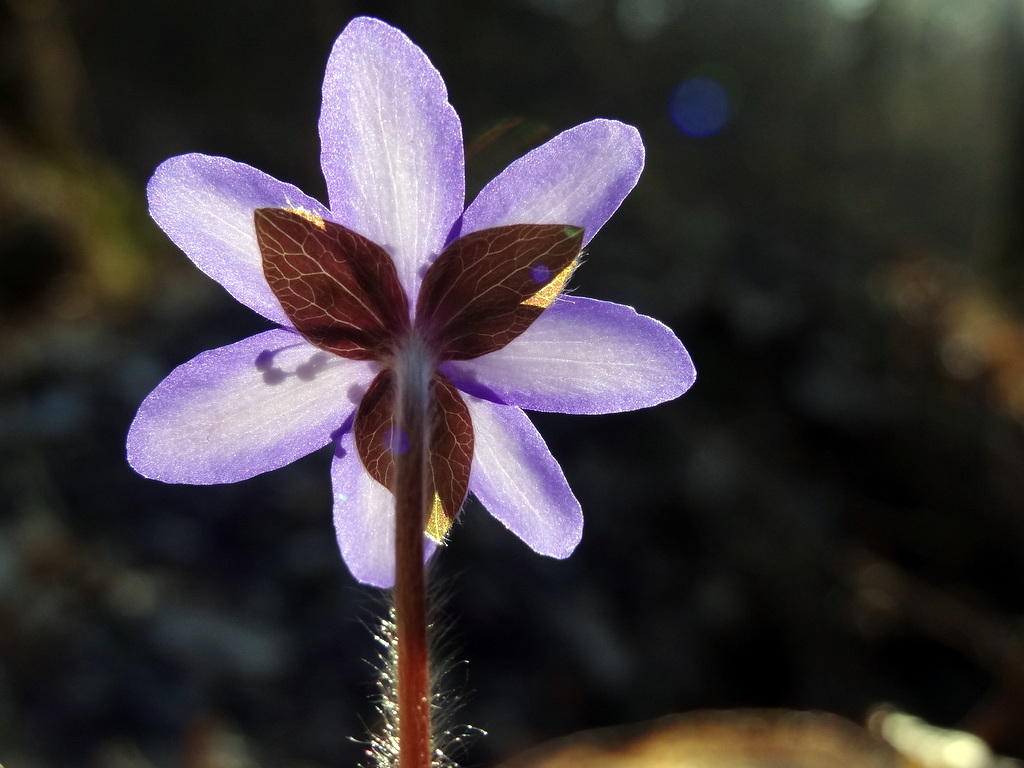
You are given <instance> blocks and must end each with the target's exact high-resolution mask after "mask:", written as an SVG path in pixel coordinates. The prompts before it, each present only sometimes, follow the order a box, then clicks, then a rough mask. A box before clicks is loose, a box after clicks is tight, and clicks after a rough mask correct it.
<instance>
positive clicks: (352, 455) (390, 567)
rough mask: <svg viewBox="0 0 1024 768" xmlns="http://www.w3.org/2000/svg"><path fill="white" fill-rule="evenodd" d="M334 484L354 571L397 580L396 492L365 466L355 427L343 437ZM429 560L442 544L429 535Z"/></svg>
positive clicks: (383, 582) (338, 526)
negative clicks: (393, 492)
mask: <svg viewBox="0 0 1024 768" xmlns="http://www.w3.org/2000/svg"><path fill="white" fill-rule="evenodd" d="M331 482H332V484H333V486H334V529H335V531H336V533H337V535H338V546H339V547H341V556H342V557H343V558H344V559H345V564H346V565H347V566H348V569H349V570H350V571H351V572H352V575H353V576H354V577H355V578H356V579H357V580H358V581H361V582H363V583H364V584H372V585H373V586H376V587H390V586H391V585H393V584H394V583H395V497H394V495H392V493H391V491H389V490H388V489H387V488H385V487H384V486H383V485H381V484H380V483H378V482H377V481H376V480H374V479H373V478H372V477H370V475H369V473H367V471H366V470H365V469H364V468H363V465H362V463H361V462H360V461H359V455H358V453H357V452H356V448H355V440H354V438H353V434H352V432H351V431H348V432H346V433H345V434H343V435H342V436H341V438H340V439H339V440H338V444H337V448H336V449H335V453H334V461H333V462H332V464H331ZM423 542H424V543H423V558H424V560H427V559H429V558H430V556H431V555H433V554H434V551H435V550H436V549H437V544H435V543H434V542H433V541H431V540H430V539H429V538H427V537H426V536H424V537H423Z"/></svg>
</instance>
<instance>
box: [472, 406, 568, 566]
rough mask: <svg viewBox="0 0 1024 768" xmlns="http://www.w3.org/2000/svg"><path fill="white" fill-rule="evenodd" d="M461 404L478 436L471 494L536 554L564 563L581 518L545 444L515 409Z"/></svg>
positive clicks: (563, 478)
mask: <svg viewBox="0 0 1024 768" xmlns="http://www.w3.org/2000/svg"><path fill="white" fill-rule="evenodd" d="M465 399H466V403H467V404H468V406H469V411H470V413H471V414H472V416H473V431H474V433H475V434H476V450H475V452H474V454H473V474H472V475H471V476H470V479H469V488H470V490H471V491H472V492H473V493H474V494H475V495H476V497H477V498H478V499H480V502H481V503H482V504H483V505H484V506H485V507H486V508H487V511H488V512H490V513H491V514H492V515H494V517H496V518H497V519H498V520H500V521H501V522H502V523H504V524H505V525H506V526H507V527H508V529H509V530H511V531H512V533H514V534H515V535H516V536H518V537H519V538H520V539H522V540H523V541H525V542H526V543H527V544H529V545H530V547H532V548H533V549H534V550H535V551H536V552H539V553H540V554H542V555H548V556H550V557H558V558H563V557H568V556H569V555H570V554H571V553H572V551H573V549H575V548H576V545H577V544H579V541H580V537H581V536H582V535H583V512H582V510H581V509H580V503H579V502H578V501H576V497H575V496H573V493H572V491H571V490H570V489H569V484H568V483H567V482H566V481H565V475H563V474H562V469H561V467H559V466H558V462H556V461H555V459H554V457H552V455H551V453H550V451H548V447H547V446H546V445H545V444H544V439H543V438H542V437H541V436H540V433H539V432H537V430H536V428H535V427H534V426H533V424H531V423H530V420H529V418H527V416H526V414H525V413H523V412H522V411H521V410H519V409H518V408H514V407H512V406H507V405H497V404H495V403H491V402H488V401H486V400H481V399H479V398H476V397H466V398H465Z"/></svg>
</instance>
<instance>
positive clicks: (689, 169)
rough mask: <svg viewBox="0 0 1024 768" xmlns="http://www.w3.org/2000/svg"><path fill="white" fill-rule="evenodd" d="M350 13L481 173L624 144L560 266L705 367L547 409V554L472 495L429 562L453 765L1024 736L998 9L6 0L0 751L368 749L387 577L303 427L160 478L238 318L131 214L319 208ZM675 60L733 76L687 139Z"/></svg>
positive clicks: (965, 2)
mask: <svg viewBox="0 0 1024 768" xmlns="http://www.w3.org/2000/svg"><path fill="white" fill-rule="evenodd" d="M361 13H369V14H374V15H378V16H380V17H381V18H383V19H385V20H387V21H389V22H391V23H393V24H396V25H398V26H399V27H401V28H402V29H404V30H405V31H406V32H407V33H408V34H409V35H410V36H411V37H412V38H413V40H415V41H416V42H417V43H418V44H419V45H421V46H422V47H423V48H424V50H425V51H426V52H427V53H428V55H429V56H430V57H431V59H432V60H433V61H434V63H435V64H436V65H437V66H438V67H439V69H440V70H441V72H442V73H443V74H444V76H445V78H446V80H447V83H448V87H449V91H450V95H451V100H452V103H453V104H454V105H455V107H456V109H458V110H459V112H460V114H461V115H462V118H463V122H464V130H465V135H466V139H467V143H469V144H471V145H472V152H471V156H470V157H469V161H468V173H469V194H470V198H471V197H472V195H473V194H474V193H475V191H476V190H477V189H479V188H480V187H481V186H482V185H483V184H484V183H485V182H486V181H487V180H488V179H489V178H490V177H491V176H492V175H493V174H494V173H496V172H497V171H498V170H500V169H501V168H502V167H503V166H504V165H505V164H506V163H507V162H509V161H511V160H512V159H514V158H515V157H517V156H518V155H520V154H521V153H522V152H524V151H526V150H527V149H529V148H530V147H532V146H534V145H536V144H538V143H540V142H542V141H543V140H545V139H546V138H548V137H550V136H552V135H554V134H555V133H557V132H558V131H560V130H563V129H565V128H568V127H570V126H572V125H575V124H577V123H580V122H583V121H584V120H587V119H590V118H592V117H598V116H602V117H614V118H619V119H621V120H624V121H626V122H630V123H633V124H635V125H637V126H638V127H639V129H640V131H641V133H642V134H643V136H644V139H645V141H646V144H647V150H648V154H647V169H646V171H645V173H644V175H643V177H642V178H641V181H640V184H639V186H638V187H637V189H636V190H635V191H634V192H633V194H632V195H631V196H630V197H629V198H628V199H627V200H626V202H625V204H624V205H623V207H622V208H621V210H620V211H619V213H618V214H617V215H616V216H615V217H614V218H613V219H612V220H611V222H610V223H609V224H608V225H607V226H606V227H605V229H604V230H603V231H602V233H601V234H600V236H599V237H598V238H597V239H596V240H595V241H594V242H593V244H592V246H591V247H590V248H589V249H588V253H589V256H588V260H587V263H586V264H585V266H584V268H583V269H581V270H580V271H579V272H578V273H577V275H576V277H575V278H574V284H575V287H576V290H577V292H578V293H580V294H581V295H588V296H595V297H598V298H602V299H608V300H612V301H617V302H621V303H626V304H632V305H634V306H636V307H637V309H639V310H640V311H641V312H644V313H645V314H650V315H653V316H655V317H658V318H659V319H661V320H663V321H664V322H666V323H668V324H669V325H670V326H671V327H672V328H673V329H674V330H675V331H676V332H677V334H678V335H679V336H680V338H682V339H683V341H684V342H685V343H686V345H687V347H688V348H689V350H690V351H691V353H692V355H693V357H694V359H695V361H696V364H697V368H698V372H699V375H698V381H697V384H696V386H695V387H694V388H693V389H692V391H691V392H689V393H688V394H687V395H685V396H684V397H683V398H682V399H680V400H678V401H674V402H672V403H669V404H666V405H663V406H660V407H658V408H655V409H651V410H646V411H641V412H637V413H630V414H622V415H612V416H603V417H569V416H560V415H538V416H537V417H536V419H535V421H536V423H537V424H538V426H539V427H540V429H541V431H542V432H543V434H544V435H545V436H546V438H547V439H548V441H549V444H550V447H551V449H552V451H553V453H554V454H555V456H556V457H557V458H558V459H559V460H560V461H561V463H562V466H563V468H564V470H565V472H566V474H567V476H568V478H569V481H570V483H571V485H572V487H573V488H574V490H575V492H576V494H577V496H578V497H579V499H580V501H581V502H582V504H583V508H584V511H585V515H586V521H587V524H586V528H585V533H584V538H583V542H582V544H581V545H580V547H579V549H578V550H577V552H576V553H575V554H574V555H573V556H572V557H571V558H570V559H569V560H567V561H564V562H557V561H551V560H547V559H545V558H542V557H539V556H536V555H534V554H532V553H531V552H530V551H529V550H528V549H527V548H526V547H525V546H524V545H523V544H521V543H520V542H519V541H518V540H517V539H516V538H515V537H513V536H512V535H511V534H508V533H507V532H505V531H504V530H503V528H502V527H501V526H500V524H498V523H496V522H495V521H494V520H493V519H491V518H490V517H489V516H488V515H487V514H485V513H484V512H483V511H482V510H481V509H480V508H479V506H477V505H476V504H475V503H471V504H470V505H469V507H468V508H467V510H466V512H465V514H464V516H463V524H462V525H460V526H459V527H458V528H456V529H455V531H454V535H453V537H452V542H451V544H450V546H449V547H448V548H447V550H446V551H444V552H443V553H442V554H441V556H440V557H439V559H438V563H437V569H436V571H435V574H436V575H437V576H438V581H439V583H441V584H442V585H443V586H441V588H440V591H441V592H443V594H444V596H445V605H446V607H445V609H444V610H445V614H446V615H447V617H448V621H447V623H448V624H449V625H450V630H449V633H448V640H447V642H446V648H447V649H448V653H449V655H450V657H451V658H452V659H453V660H454V668H453V672H452V674H451V679H452V683H453V685H454V687H455V688H456V689H457V690H458V691H459V692H460V693H459V694H458V698H460V699H462V700H463V701H464V705H463V707H462V709H461V711H460V712H459V713H457V714H456V715H455V722H456V723H463V722H465V723H469V724H472V725H473V726H476V727H479V728H481V729H483V730H485V731H487V732H488V734H489V735H487V736H486V737H481V738H478V739H476V740H475V741H474V742H473V743H472V746H471V747H470V748H469V751H468V752H467V753H466V754H465V755H464V762H465V763H466V764H468V765H487V764H493V763H494V762H497V761H498V760H500V759H503V758H505V757H507V756H509V755H512V754H515V753H516V752H518V751H521V750H523V749H525V748H527V747H530V746H532V745H534V744H536V743H538V742H540V741H542V740H544V739H547V738H550V737H553V736H557V735H561V734H566V733H569V732H572V731H575V730H579V729H583V728H589V727H595V726H600V725H608V724H613V723H624V722H630V721H636V720H642V719H646V718H652V717H655V716H658V715H661V714H665V713H669V712H680V711H691V710H695V709H701V708H720V707H728V708H732V707H762V706H771V707H791V708H799V709H824V710H827V711H831V712H836V713H839V714H842V715H845V716H847V717H850V718H852V719H854V720H858V721H863V718H864V716H865V714H866V713H867V712H868V710H869V709H870V708H871V707H873V706H875V705H877V704H880V703H883V702H888V703H891V704H893V705H895V706H897V707H900V708H902V709H905V710H907V711H910V712H912V713H914V714H916V715H920V716H922V717H924V718H926V719H928V720H929V721H931V722H933V723H936V724H939V725H944V726H950V727H953V726H955V727H958V728H965V729H970V730H973V731H974V732H976V733H978V734H980V735H983V736H985V737H986V738H988V739H989V740H990V741H991V743H992V745H993V746H994V747H995V748H997V749H998V750H999V751H1001V752H1003V753H1005V754H1009V755H1015V756H1017V757H1024V737H1022V736H1021V734H1022V733H1024V685H1022V679H1024V650H1022V649H1024V644H1022V639H1021V635H1020V631H1019V629H1018V627H1019V626H1020V625H1021V615H1022V611H1024V589H1022V587H1024V431H1022V421H1024V325H1022V322H1021V317H1022V310H1021V308H1022V306H1024V260H1022V258H1021V249H1022V247H1024V228H1022V226H1021V217H1020V210H1021V203H1022V197H1024V162H1022V155H1021V150H1022V148H1024V143H1022V140H1024V130H1022V128H1024V100H1022V90H1021V85H1022V83H1024V79H1022V75H1024V42H1022V39H1024V12H1022V10H1021V5H1020V3H1019V2H1016V0H915V1H914V2H911V0H771V2H766V0H519V1H517V0H499V1H497V2H489V3H481V2H476V1H475V0H462V1H456V0H448V1H442V0H434V1H433V2H411V1H407V2H397V1H396V2H380V3H355V2H336V1H332V0H296V2H271V0H249V1H248V2H242V0H206V2H201V3H200V2H170V1H169V0H155V1H154V0H150V1H148V2H145V3H142V2H113V1H112V0H89V2H86V1H85V0H78V1H75V0H2V2H0V762H2V763H3V764H4V765H5V766H7V768H23V767H29V768H32V767H38V768H50V767H56V766H83V765H88V766H100V767H102V768H106V767H107V766H110V767H111V768H114V767H115V766H116V767H118V768H121V767H131V766H139V767H140V768H143V767H145V766H150V765H152V766H158V767H160V768H162V767H163V766H177V765H185V766H190V767H191V768H200V767H201V766H207V765H212V763H206V762H202V761H203V760H204V759H205V758H204V757H203V755H207V754H210V753H211V752H216V751H217V750H220V753H221V754H227V755H233V756H234V759H236V763H235V764H236V765H240V766H247V765H260V766H288V767H292V768H298V767H300V766H301V767H304V768H315V767H318V766H349V765H354V764H355V763H356V762H357V761H358V760H359V759H360V754H361V751H362V749H363V747H362V746H361V745H360V744H358V743H356V742H355V741H353V739H359V738H362V737H363V734H364V733H365V731H366V726H367V725H368V724H372V723H373V721H374V715H373V711H372V709H371V707H370V704H369V702H368V698H369V696H370V695H371V694H372V693H373V691H374V688H373V682H372V681H373V673H372V669H371V666H370V665H369V663H368V660H369V659H372V658H373V657H374V655H375V653H376V646H375V643H374V641H373V640H372V638H371V635H370V631H369V629H368V626H367V625H369V626H372V625H373V624H374V616H375V615H376V614H377V613H378V612H379V611H380V607H381V605H382V601H381V600H380V598H379V597H378V595H377V594H376V592H375V590H372V589H370V588H365V587H362V586H359V585H357V584H356V583H355V582H354V581H353V579H352V578H351V577H350V576H349V575H348V572H347V571H346V569H345V567H344V565H343V563H342V561H341V559H340V557H339V556H338V554H337V549H336V544H335V542H334V536H333V530H332V526H331V519H330V511H331V510H330V487H329V477H328V464H329V453H328V452H327V451H323V452H320V453H318V454H316V455H314V456H311V457H309V458H307V459H304V460H302V461H300V462H298V463H296V464H295V465H292V466H290V467H287V468H285V469H282V470H279V471H277V472H274V473H271V474H269V475H265V476H262V477H259V478H256V479H253V480H250V481H248V482H245V483H240V484H237V485H232V486H220V487H201V488H191V487H183V486H166V485H162V484H159V483H155V482H150V481H147V480H144V479H142V478H140V477H138V476H136V475H134V474H133V473H132V472H131V470H130V469H129V468H128V467H127V465H126V464H125V461H124V436H125V433H126V430H127V428H128V424H129V423H130V421H131V418H132V416H133V414H134V410H135V408H136V407H137V406H138V403H139V402H140V401H141V400H142V398H143V397H144V396H145V395H146V394H147V393H148V391H149V390H150V389H151V388H152V387H153V386H154V385H155V384H156V383H157V382H158V381H159V380H160V379H161V378H162V377H163V376H164V375H166V374H167V373H168V372H169V371H170V370H171V369H172V368H173V367H174V366H175V365H177V364H179V363H181V362H183V361H185V360H187V359H188V358H190V357H191V356H193V355H194V354H197V353H198V352H200V351H202V350H204V349H207V348H210V347H213V346H219V345H221V344H225V343H229V342H232V341H235V340H237V339H239V338H241V337H243V336H245V335H248V334H251V333H254V332H258V331H259V330H262V329H263V328H265V322H264V321H263V320H262V319H261V318H259V317H256V316H255V315H253V314H252V313H250V312H249V311H248V310H246V309H245V308H243V307H241V306H240V305H237V304H235V303H233V302H232V301H231V300H230V299H229V297H228V296H227V295H226V294H225V293H224V292H223V291H222V290H221V289H220V288H219V287H218V286H217V285H215V284H214V283H212V282H211V281H209V280H208V279H207V278H205V277H204V276H203V275H201V274H200V273H199V272H198V270H196V269H195V268H194V267H192V266H191V264H190V263H189V262H188V260H187V259H186V258H185V256H184V255H182V254H181V253H180V252H178V251H177V250H176V249H175V248H174V247H173V246H172V245H171V244H170V243H169V241H167V239H166V238H165V237H164V236H163V234H162V233H161V232H160V231H159V230H158V229H157V227H156V226H155V225H154V224H153V223H152V222H151V221H150V220H149V219H148V217H147V216H146V212H145V195H144V187H145V183H146V180H147V178H148V176H149V174H150V173H151V172H152V169H153V168H154V167H155V166H156V165H157V164H158V163H159V162H160V161H162V160H163V159H164V158H166V157H169V156H171V155H175V154H179V153H182V152H187V151H201V152H205V153H208V154H222V155H226V156H229V157H232V158H234V159H237V160H240V161H243V162H246V163H249V164H251V165H254V166H256V167H259V168H262V169H263V170H265V171H267V172H268V173H271V174H272V175H274V176H276V177H278V178H280V179H283V180H286V181H289V182H292V183H295V184H297V185H298V186H299V187H301V188H302V189H304V190H306V191H307V192H309V193H310V194H312V195H314V196H318V197H321V198H323V189H324V187H323V180H322V178H321V176H320V171H319V167H318V156H319V142H318V137H317V134H316V119H317V115H318V111H319V92H320V81H321V77H322V74H323V67H324V63H325V62H326V59H327V54H328V52H329V50H330V46H331V43H332V42H333V40H334V38H335V36H336V35H337V34H338V33H339V32H340V30H341V29H342V27H343V26H344V25H345V23H346V22H347V21H348V20H349V19H350V18H351V17H352V16H355V15H358V14H361ZM693 76H706V77H711V78H713V79H715V80H716V81H717V82H718V83H720V84H721V85H722V86H723V87H724V88H725V91H726V93H727V94H728V96H729V103H730V113H729V119H728V121H727V123H726V124H725V126H724V127H723V128H722V130H721V131H720V132H718V133H717V134H715V135H713V136H710V137H707V138H690V137H687V136H685V135H684V134H683V133H681V132H680V131H679V130H678V129H677V128H676V127H675V125H674V124H673V122H672V120H671V119H670V102H671V98H672V94H673V92H674V90H675V88H676V86H677V85H678V84H679V83H680V82H682V81H684V80H686V79H687V78H690V77H693ZM496 126H501V127H503V128H504V129H507V130H504V131H503V132H502V131H499V132H497V138H494V137H493V136H492V139H491V140H490V141H482V142H477V141H476V140H477V139H479V138H480V137H482V136H484V135H485V134H487V133H488V131H490V130H491V129H493V128H495V127H496ZM463 660H465V662H464V661H463ZM211 745H212V746H211Z"/></svg>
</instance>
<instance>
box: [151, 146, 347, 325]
mask: <svg viewBox="0 0 1024 768" xmlns="http://www.w3.org/2000/svg"><path fill="white" fill-rule="evenodd" d="M147 193H148V195H149V213H150V215H151V216H152V217H153V219H154V220H155V221H156V223H157V224H159V225H160V228H161V229H163V231H164V232H166V233H167V235H168V237H170V238H171V240H173V241H174V244H175V245H177V246H178V247H179V248H181V250H183V251H184V252H185V253H186V255H187V256H188V257H189V258H190V259H192V261H193V262H195V264H196V266H197V267H199V268H200V269H201V270H202V271H203V272H205V273H206V274H207V275H209V276H210V277H212V278H213V279H214V280H216V281H217V282H218V283H220V284H221V285H222V286H224V288H226V289H227V291H228V293H230V294H231V295H232V296H234V297H235V298H236V299H237V300H238V301H240V302H241V303H243V304H245V305H246V306H247V307H249V308H250V309H252V310H254V311H256V312H259V313H260V314H261V315H263V316H264V317H265V318H267V319H268V320H272V321H273V322H275V323H281V324H283V325H288V318H287V317H286V316H285V313H284V310H283V309H282V308H281V305H280V303H278V301H277V298H276V297H275V296H274V294H273V292H272V291H271V290H270V286H268V285H267V281H266V280H265V279H264V277H263V261H262V257H261V256H260V251H259V248H258V247H257V245H256V229H255V226H254V224H253V214H254V212H255V210H256V209H257V208H292V209H296V210H304V211H308V212H310V213H313V214H315V215H317V216H320V217H327V216H329V214H328V212H327V210H326V209H325V208H324V207H323V206H322V205H321V204H320V203H319V202H317V201H316V200H314V199H313V198H311V197H308V196H307V195H304V194H303V193H302V192H300V191H299V190H298V189H297V188H295V187H293V186H292V185H290V184H285V183H284V182H282V181H278V180H277V179H275V178H273V177H271V176H268V175H267V174H265V173H263V171H258V170H256V169H255V168H252V167H251V166H248V165H244V164H243V163H236V162H235V161H234V160H228V159H227V158H225V157H210V156H209V155H199V154H191V155H179V156H177V157H172V158H170V159H169V160H166V161H164V162H163V163H161V165H160V166H159V167H158V168H157V169H156V171H155V172H154V173H153V177H152V178H151V179H150V181H149V186H148V188H147Z"/></svg>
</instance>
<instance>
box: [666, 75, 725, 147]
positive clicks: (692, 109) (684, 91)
mask: <svg viewBox="0 0 1024 768" xmlns="http://www.w3.org/2000/svg"><path fill="white" fill-rule="evenodd" d="M669 113H670V115H671V117H672V123H673V124H674V125H675V127H676V128H678V129H679V130H680V131H681V132H682V133H684V134H686V135H687V136H691V137H693V138H695V139H703V138H706V137H708V136H714V135H715V134H716V133H718V132H719V131H720V130H722V127H723V126H724V125H725V123H726V121H727V120H728V119H729V94H727V93H726V92H725V88H723V87H722V86H721V85H719V84H718V83H717V82H715V81H714V80H712V79H711V78H710V77H691V78H690V79H689V80H684V81H683V82H681V83H680V84H679V86H678V87H677V88H676V90H675V92H674V93H673V94H672V100H671V102H670V104H669Z"/></svg>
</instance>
